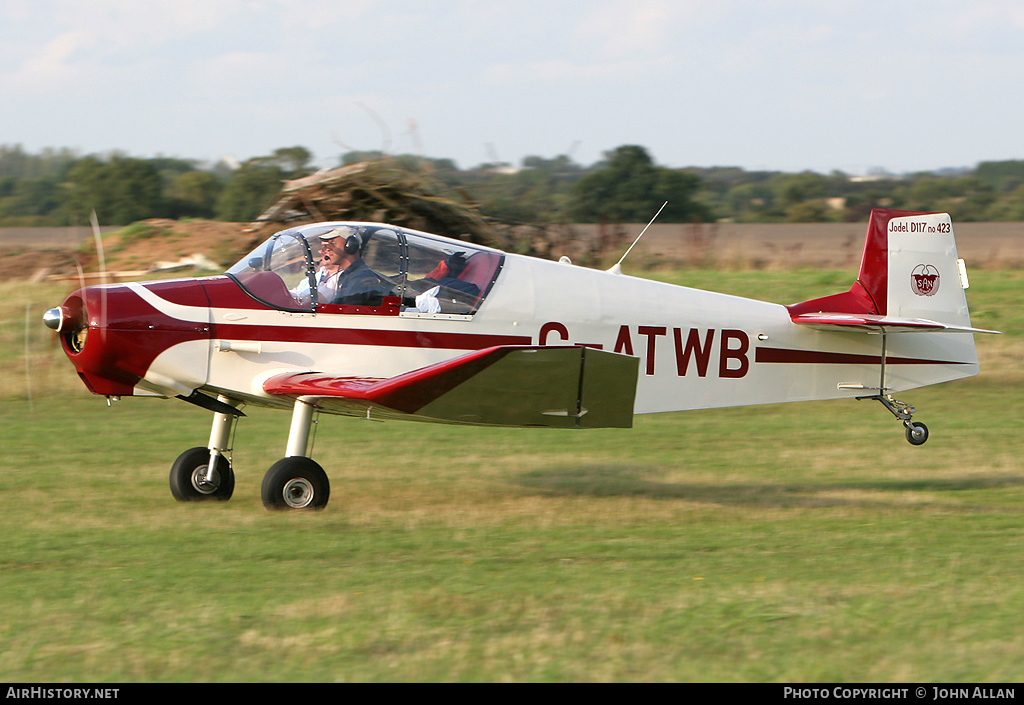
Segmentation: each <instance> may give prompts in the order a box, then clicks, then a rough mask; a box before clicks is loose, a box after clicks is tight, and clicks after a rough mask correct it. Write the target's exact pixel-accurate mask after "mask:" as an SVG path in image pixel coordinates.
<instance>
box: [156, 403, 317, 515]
mask: <svg viewBox="0 0 1024 705" xmlns="http://www.w3.org/2000/svg"><path fill="white" fill-rule="evenodd" d="M218 401H220V402H223V403H224V404H227V405H229V406H232V407H235V405H236V404H237V402H234V401H233V400H231V399H228V398H226V397H223V396H221V397H218ZM314 411H315V408H314V407H313V406H312V405H310V404H307V403H306V402H304V401H301V400H297V401H296V402H295V406H294V408H293V411H292V425H291V429H290V430H289V432H288V447H287V449H286V450H285V457H284V458H282V459H281V460H278V461H277V462H276V463H274V464H273V465H271V466H270V469H269V470H268V471H267V474H266V475H265V476H264V477H263V486H262V490H261V495H262V498H263V506H264V507H266V508H267V509H284V510H290V509H306V510H311V509H323V508H324V507H325V506H327V500H328V499H329V498H330V495H331V483H330V481H329V480H328V479H327V473H326V472H324V469H323V468H322V467H320V465H319V464H318V463H317V462H316V461H314V460H312V459H311V458H309V457H306V451H307V448H308V445H309V434H310V429H311V428H312V426H313V412H314ZM240 415H241V412H238V411H236V412H235V413H226V412H223V413H222V412H217V413H215V414H214V417H213V429H212V430H211V431H210V443H209V445H208V446H207V447H206V448H191V449H189V450H186V451H185V452H184V453H182V454H181V455H180V456H178V459H177V460H175V461H174V464H173V465H172V466H171V476H170V485H171V494H172V495H174V498H175V499H176V500H178V501H179V502H194V501H207V500H220V501H226V500H228V499H230V498H231V494H232V493H233V492H234V489H235V474H234V470H233V469H232V467H231V460H230V452H231V448H230V444H231V432H232V431H233V429H234V424H235V420H236V419H237V418H238V417H239V416H240Z"/></svg>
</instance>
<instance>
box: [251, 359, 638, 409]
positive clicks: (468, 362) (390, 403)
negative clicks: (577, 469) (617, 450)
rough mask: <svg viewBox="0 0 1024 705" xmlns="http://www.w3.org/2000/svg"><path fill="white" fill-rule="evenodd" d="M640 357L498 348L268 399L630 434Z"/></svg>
mask: <svg viewBox="0 0 1024 705" xmlns="http://www.w3.org/2000/svg"><path fill="white" fill-rule="evenodd" d="M639 362H640V361H639V358H635V357H630V356H627V355H619V354H616V353H610V352H606V351H603V350H597V349H593V348H585V347H546V346H498V347H492V348H486V349H483V350H476V351H473V352H471V353H468V354H466V355H462V356H459V357H456V358H453V359H451V360H447V361H445V362H441V363H438V364H436V365H430V366H428V367H424V368H421V369H418V370H414V371H412V372H407V373H405V374H402V375H398V376H397V377H392V378H390V379H382V380H368V379H354V378H350V377H340V376H333V375H330V374H325V373H322V372H300V373H285V374H280V375H275V376H273V377H271V378H270V379H268V380H267V381H266V382H264V384H263V389H264V391H266V392H267V393H269V394H274V395H281V396H286V397H291V398H294V399H298V398H299V397H302V398H303V399H304V400H305V401H308V402H310V403H312V404H314V405H315V406H317V407H318V408H320V409H322V410H324V411H327V412H330V413H337V414H346V415H352V416H356V415H358V416H364V415H365V416H368V417H372V418H405V419H410V420H420V421H433V422H438V423H456V424H472V425H488V426H552V427H557V428H609V427H614V428H630V427H632V425H633V405H634V400H635V396H636V385H637V374H638V370H639Z"/></svg>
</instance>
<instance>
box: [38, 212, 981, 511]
mask: <svg viewBox="0 0 1024 705" xmlns="http://www.w3.org/2000/svg"><path fill="white" fill-rule="evenodd" d="M634 244H635V243H634ZM618 271H619V270H618V267H613V268H612V270H609V271H607V272H605V271H598V270H592V269H587V268H583V267H578V266H575V265H572V264H571V263H569V262H567V261H561V262H552V261H546V260H540V259H535V258H530V257H525V256H520V255H515V254H509V253H504V252H501V251H498V250H495V249H489V248H486V247H483V246H478V245H474V244H470V243H467V242H462V241H459V240H454V239H448V238H444V237H440V236H436V235H431V234H428V233H424V232H417V231H414V230H410V229H407V228H401V227H394V226H391V225H386V224H381V223H362V222H344V223H342V222H330V223H316V224H309V225H302V226H299V227H295V228H291V229H288V230H284V231H281V232H278V233H277V234H275V235H273V236H272V237H270V238H269V239H268V240H267V241H266V242H264V243H262V244H261V245H260V246H259V247H257V248H256V249H255V250H253V252H251V253H250V254H248V255H247V256H246V257H244V258H243V259H242V260H241V261H240V262H238V263H237V264H236V265H234V266H233V267H231V268H230V269H229V270H227V272H226V273H225V274H223V275H220V276H212V277H204V278H196V279H179V280H168V281H154V282H143V283H124V284H112V285H101V286H90V287H87V288H83V289H80V290H78V291H76V292H74V293H73V294H71V295H70V296H69V297H68V298H67V300H66V301H64V303H63V304H62V305H61V306H59V307H57V308H54V309H51V310H50V311H47V312H46V314H45V316H44V321H45V323H46V325H48V326H49V327H50V328H53V329H54V330H56V331H57V334H58V336H59V338H60V341H61V345H62V347H63V349H64V351H65V353H66V354H67V356H68V358H69V359H70V360H71V362H72V363H73V364H74V366H75V369H76V370H77V371H78V375H79V376H80V377H81V379H82V381H83V382H84V383H85V385H86V386H87V387H88V388H89V390H90V391H91V392H93V393H94V394H99V395H104V396H107V397H108V399H111V398H113V399H118V398H120V397H126V396H157V397H164V398H167V397H175V398H178V399H181V400H184V401H186V402H189V403H190V404H194V405H196V406H199V407H202V408H204V409H207V410H209V411H211V412H213V427H212V430H211V433H210V440H209V443H208V444H207V445H206V446H205V447H197V448H192V449H190V450H186V451H185V452H184V453H182V454H181V455H180V456H179V457H178V459H177V460H176V461H175V462H174V463H173V466H172V468H171V472H170V486H171V492H172V494H173V495H174V497H175V498H176V499H178V500H180V501H197V500H227V499H229V498H230V497H231V495H232V492H233V490H234V484H235V479H234V468H233V467H232V463H231V458H230V452H231V451H230V448H229V444H230V438H231V432H232V428H233V426H234V423H235V421H236V420H237V418H238V417H239V416H242V415H244V414H243V413H242V411H241V409H242V407H244V406H245V405H256V406H268V407H280V408H284V409H291V411H292V420H291V428H290V430H289V434H288V441H287V447H286V448H285V452H284V457H283V458H282V459H281V460H279V461H277V462H276V463H274V464H273V465H272V466H271V467H270V469H269V470H268V471H267V473H266V475H265V477H264V480H263V484H262V499H263V503H264V505H265V506H266V507H267V508H269V509H319V508H322V507H324V506H325V505H326V504H327V501H328V497H329V494H330V484H329V481H328V477H327V474H326V473H325V472H324V470H323V468H322V467H321V466H320V465H319V464H318V463H316V462H315V461H314V460H312V459H311V458H310V457H309V455H308V453H307V450H308V445H309V436H310V429H311V424H312V422H313V419H314V414H316V413H319V412H322V413H328V414H342V415H348V416H359V417H364V418H372V419H409V420H418V421H429V422H437V423H452V424H471V425H484V426H488V425H489V426H519V427H529V426H544V427H557V428H601V427H630V426H631V425H632V419H633V415H634V414H647V413H655V412H665V411H678V410H685V409H703V408H712V407H724V406H739V405H747V404H767V403H774V402H789V401H806V400H814V399H844V398H851V397H852V398H856V399H874V400H877V401H879V402H881V403H882V404H883V405H884V406H885V408H886V409H888V410H889V411H890V412H891V413H892V414H893V416H895V417H896V419H898V420H899V421H901V422H902V423H903V425H904V426H905V428H906V437H907V440H908V441H909V442H910V443H912V444H915V445H920V444H922V443H924V442H925V441H926V440H927V438H928V429H927V428H926V427H925V425H924V424H923V423H920V422H917V421H914V420H913V418H912V417H913V414H914V408H913V407H912V406H910V405H909V404H907V403H905V402H902V401H899V400H897V399H894V398H893V397H892V393H894V392H902V391H905V390H908V389H912V388H916V387H921V386H925V385H930V384H937V383H940V382H945V381H949V380H953V379H957V378H961V377H967V376H970V375H974V374H977V372H978V358H977V354H976V352H975V345H974V337H973V334H974V333H983V332H996V331H985V330H981V329H978V328H973V327H972V326H971V320H970V315H969V313H968V310H967V301H966V297H965V295H964V289H965V288H966V287H967V278H966V270H965V268H964V266H963V260H959V259H958V257H957V252H956V244H955V242H954V237H953V228H952V225H951V222H950V217H949V215H948V214H945V213H918V212H909V211H894V210H875V211H874V212H873V213H872V214H871V219H870V222H869V224H868V229H867V237H866V240H865V244H864V252H863V258H862V261H861V265H860V272H859V274H858V276H857V279H856V281H855V282H854V284H853V285H852V286H851V287H850V289H849V290H848V291H844V292H841V293H837V294H833V295H830V296H826V297H824V298H819V299H814V300H811V301H804V302H802V303H797V304H793V305H789V306H784V305H779V304H774V303H766V302H762V301H756V300H750V299H744V298H739V297H736V296H729V295H725V294H719V293H712V292H707V291H701V290H697V289H690V288H686V287H679V286H673V285H669V284H663V283H658V282H654V281H649V280H645V279H640V278H635V277H630V276H625V275H622V274H620V273H618Z"/></svg>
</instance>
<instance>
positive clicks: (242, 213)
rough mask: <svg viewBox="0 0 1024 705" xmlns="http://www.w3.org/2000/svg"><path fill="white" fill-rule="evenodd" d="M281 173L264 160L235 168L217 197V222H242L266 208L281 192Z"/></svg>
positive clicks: (282, 171)
mask: <svg viewBox="0 0 1024 705" xmlns="http://www.w3.org/2000/svg"><path fill="white" fill-rule="evenodd" d="M284 179H285V172H284V170H283V169H281V167H280V166H277V165H275V164H273V163H271V162H270V161H269V160H267V159H265V158H258V159H250V160H249V161H247V162H246V163H245V164H243V165H242V166H241V167H239V168H238V169H236V170H235V171H234V173H232V174H231V177H230V178H229V179H228V181H227V183H226V184H225V185H224V190H223V191H222V192H221V194H220V196H219V197H218V198H217V206H216V216H217V220H226V221H232V222H246V221H251V220H254V219H255V218H256V217H257V216H258V215H259V214H260V213H262V212H263V211H264V210H266V209H267V207H269V206H270V205H271V204H272V203H273V202H274V199H275V198H276V197H277V195H278V194H279V193H280V192H281V182H282V181H283V180H284Z"/></svg>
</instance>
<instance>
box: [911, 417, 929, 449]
mask: <svg viewBox="0 0 1024 705" xmlns="http://www.w3.org/2000/svg"><path fill="white" fill-rule="evenodd" d="M927 440H928V427H927V426H925V425H924V424H923V423H918V422H914V423H910V424H907V442H908V443H910V444H911V445H915V446H919V445H921V444H923V443H924V442H925V441H927Z"/></svg>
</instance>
